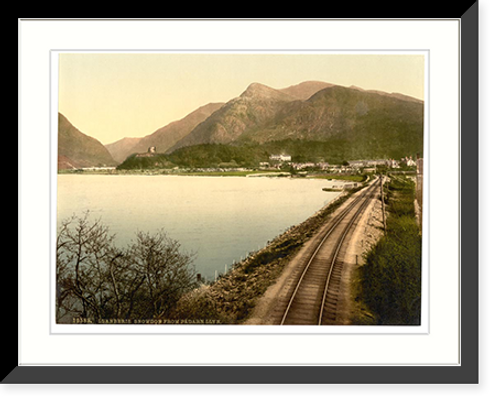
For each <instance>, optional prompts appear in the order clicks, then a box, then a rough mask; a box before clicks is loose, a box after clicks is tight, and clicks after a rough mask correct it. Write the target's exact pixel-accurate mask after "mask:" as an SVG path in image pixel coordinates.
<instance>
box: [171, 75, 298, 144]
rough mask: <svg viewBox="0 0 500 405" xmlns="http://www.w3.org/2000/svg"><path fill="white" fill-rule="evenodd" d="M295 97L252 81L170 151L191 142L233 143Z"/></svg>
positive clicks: (258, 126)
mask: <svg viewBox="0 0 500 405" xmlns="http://www.w3.org/2000/svg"><path fill="white" fill-rule="evenodd" d="M293 100H294V97H292V96H290V95H288V94H286V93H283V92H281V91H279V90H275V89H273V88H271V87H268V86H265V85H263V84H259V83H252V84H251V85H250V86H248V88H247V89H246V90H245V91H244V92H243V93H242V94H241V95H240V96H239V97H236V98H234V99H232V100H230V101H229V102H227V103H226V104H224V105H223V106H222V107H221V108H220V109H219V110H217V111H216V112H214V113H213V114H212V115H211V116H210V117H208V118H207V119H206V120H205V121H204V122H202V123H201V124H200V125H198V126H197V127H196V128H195V129H194V130H193V131H192V132H191V133H190V134H189V135H187V136H185V137H184V138H182V139H181V140H180V141H179V142H177V143H176V144H175V145H174V146H172V147H171V148H170V149H169V150H168V151H167V152H172V151H174V150H176V149H179V148H182V147H185V146H190V145H200V144H210V143H222V144H227V143H231V142H233V141H235V140H236V139H237V138H238V137H239V136H240V135H242V134H243V133H244V132H245V131H248V130H250V129H252V128H260V127H261V126H263V125H265V123H266V122H267V121H268V120H270V119H273V118H274V117H275V115H276V114H277V112H278V111H279V109H280V108H281V107H282V106H284V105H286V104H287V103H289V102H291V101H293Z"/></svg>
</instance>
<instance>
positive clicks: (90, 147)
mask: <svg viewBox="0 0 500 405" xmlns="http://www.w3.org/2000/svg"><path fill="white" fill-rule="evenodd" d="M98 166H100V167H103V166H116V161H115V160H114V159H113V158H112V157H111V154H110V153H109V152H108V150H107V149H106V148H105V147H104V145H103V144H102V143H100V142H99V141H98V140H97V139H95V138H92V137H91V136H88V135H85V134H83V133H82V132H81V131H80V130H78V129H77V128H75V127H74V126H73V125H72V124H71V123H70V122H69V120H68V119H67V118H66V117H65V116H64V115H62V114H60V113H59V129H58V169H70V168H83V167H98Z"/></svg>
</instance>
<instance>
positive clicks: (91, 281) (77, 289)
mask: <svg viewBox="0 0 500 405" xmlns="http://www.w3.org/2000/svg"><path fill="white" fill-rule="evenodd" d="M113 239H114V238H113V236H110V235H109V231H108V228H107V227H105V226H103V225H102V224H101V222H100V221H99V220H96V221H94V222H90V221H89V219H88V215H87V214H86V215H84V216H83V217H81V218H76V217H72V218H70V219H68V220H65V221H63V222H62V224H61V226H60V228H59V232H58V237H57V269H56V283H57V297H56V306H57V308H56V320H57V322H61V323H67V322H71V321H72V318H73V317H81V318H85V319H87V320H89V321H90V322H99V320H102V319H159V318H162V317H166V316H168V314H169V312H170V311H172V309H173V307H174V306H175V304H176V302H177V301H178V300H179V298H180V296H181V295H182V294H184V293H185V292H187V291H189V290H190V289H191V288H193V286H194V285H195V271H194V267H193V264H192V255H190V254H185V253H183V252H181V249H180V245H179V243H178V242H177V241H175V240H173V239H170V238H168V237H167V235H166V233H165V232H164V231H160V232H158V233H157V234H155V235H150V234H147V233H143V232H139V233H138V234H137V236H136V240H135V242H133V243H132V244H131V245H130V246H129V247H128V248H126V249H118V248H116V247H115V246H114V244H113Z"/></svg>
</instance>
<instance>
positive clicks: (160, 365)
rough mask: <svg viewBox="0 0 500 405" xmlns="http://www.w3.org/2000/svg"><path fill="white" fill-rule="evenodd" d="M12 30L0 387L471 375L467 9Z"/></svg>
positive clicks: (471, 83)
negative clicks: (14, 178)
mask: <svg viewBox="0 0 500 405" xmlns="http://www.w3.org/2000/svg"><path fill="white" fill-rule="evenodd" d="M19 31H20V41H19V55H20V68H19V96H20V107H19V108H20V109H19V123H20V129H19V148H20V149H19V157H20V180H19V186H20V192H19V196H20V202H19V211H20V212H19V231H20V232H19V233H20V238H19V241H20V242H19V243H20V245H19V251H20V254H19V258H20V263H19V279H18V287H19V291H18V294H19V318H18V325H19V329H18V330H19V339H18V353H17V359H16V360H15V362H14V361H12V363H11V364H10V367H8V368H9V369H8V370H7V372H6V373H4V376H3V377H4V379H3V382H4V383H274V384H276V383H289V384H290V383H477V382H478V356H477V352H478V339H477V334H478V323H477V321H478V301H477V297H478V294H477V287H478V272H477V222H476V218H477V196H478V195H477V153H475V151H476V152H477V145H478V139H477V129H478V122H477V105H478V101H477V80H478V77H477V64H478V59H477V33H478V5H477V3H472V4H471V5H470V7H469V8H468V9H467V10H466V11H464V12H463V13H462V14H460V15H456V16H454V17H453V18H451V17H450V18H403V19H377V18H369V19H366V18H365V19H361V18H358V19H356V18H345V19H334V18H332V19H328V18H325V19H54V20H51V19H40V20H38V19H20V20H19ZM395 33H397V35H395ZM464 151H465V153H466V159H467V171H463V170H462V169H461V168H462V161H463V159H464V157H463V156H465V155H462V153H463V152H464ZM443 172H446V173H447V179H446V181H443V180H442V177H439V173H443ZM464 182H467V184H468V187H467V193H463V192H462V191H463V189H462V184H464ZM470 185H472V187H470ZM463 212H467V213H468V214H467V216H464V215H463V214H462V213H463ZM471 213H473V214H474V215H471ZM464 245H466V246H468V248H467V254H466V255H465V254H464V251H463V249H461V246H464ZM14 363H15V364H14Z"/></svg>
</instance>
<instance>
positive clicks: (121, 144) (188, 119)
mask: <svg viewBox="0 0 500 405" xmlns="http://www.w3.org/2000/svg"><path fill="white" fill-rule="evenodd" d="M223 105H224V103H210V104H207V105H204V106H202V107H200V108H198V109H196V110H195V111H193V112H192V113H190V114H188V115H186V116H185V117H184V118H182V119H180V120H178V121H174V122H171V123H170V124H168V125H165V126H164V127H162V128H159V129H158V130H156V131H155V132H153V133H152V134H151V135H147V136H145V137H142V138H124V139H121V140H119V141H117V142H114V143H112V144H108V145H106V148H107V149H108V150H109V152H110V153H111V155H112V156H113V158H114V159H115V160H117V161H118V162H123V161H124V160H125V159H126V158H127V157H128V156H129V155H131V154H133V153H143V152H146V151H147V150H148V148H149V147H150V146H155V147H156V150H157V152H159V153H163V152H165V151H167V150H168V149H169V148H170V147H172V146H173V145H175V143H177V142H178V141H179V140H180V139H182V138H183V137H185V136H186V135H188V134H189V133H190V132H191V131H192V130H193V129H194V128H195V127H196V126H197V125H198V124H199V123H200V122H203V121H204V120H205V119H206V118H207V117H209V116H210V115H211V114H212V113H213V112H215V111H217V110H218V109H219V108H221V107H222V106H223Z"/></svg>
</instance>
